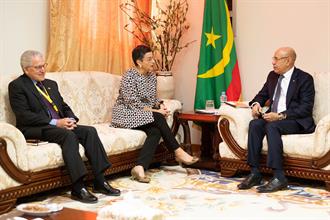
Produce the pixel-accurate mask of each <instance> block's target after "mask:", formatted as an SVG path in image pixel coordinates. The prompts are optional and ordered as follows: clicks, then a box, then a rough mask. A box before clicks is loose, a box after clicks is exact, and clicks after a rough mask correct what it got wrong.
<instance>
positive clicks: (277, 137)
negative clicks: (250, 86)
mask: <svg viewBox="0 0 330 220" xmlns="http://www.w3.org/2000/svg"><path fill="white" fill-rule="evenodd" d="M295 60H296V53H295V51H294V50H293V49H292V48H290V47H282V48H279V49H278V50H276V51H275V54H274V57H273V62H272V64H273V71H271V72H270V73H269V75H268V77H267V81H266V83H265V84H264V86H263V88H262V89H261V90H260V91H259V93H258V94H257V95H256V96H255V97H254V99H253V100H252V101H251V102H250V103H249V104H250V106H251V108H252V116H253V117H254V120H252V121H251V122H250V124H249V134H248V158H247V162H248V164H249V165H250V167H251V174H250V175H249V176H247V177H246V178H245V179H244V180H243V182H242V183H240V184H239V185H238V188H239V189H250V188H251V187H253V186H256V185H260V184H261V182H262V175H261V173H260V171H259V159H260V154H261V149H262V140H263V139H264V137H265V136H266V138H267V143H268V153H267V166H268V167H270V168H272V170H273V173H274V177H273V178H272V179H271V180H270V181H269V182H268V183H266V184H265V185H262V186H259V187H257V190H258V192H260V193H267V192H274V191H277V190H281V189H285V188H287V185H288V181H287V179H286V177H285V175H284V170H283V143H282V139H281V135H285V134H299V133H311V132H313V131H314V129H315V124H314V121H313V117H312V112H313V105H314V97H315V90H314V81H313V77H312V76H311V75H309V74H308V73H306V72H304V71H302V70H300V69H298V68H296V67H295V66H294V63H295ZM266 102H270V104H271V105H270V107H271V108H270V109H269V110H268V111H267V112H266V113H263V109H262V107H261V106H264V105H265V104H266Z"/></svg>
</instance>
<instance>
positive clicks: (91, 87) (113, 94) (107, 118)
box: [0, 71, 121, 125]
mask: <svg viewBox="0 0 330 220" xmlns="http://www.w3.org/2000/svg"><path fill="white" fill-rule="evenodd" d="M18 76H19V75H17V74H16V75H7V76H1V80H0V84H1V87H0V101H1V106H0V121H5V122H8V123H10V124H13V125H15V115H14V114H13V113H12V110H11V108H10V105H9V100H8V84H9V82H10V81H12V80H13V79H15V78H16V77H18ZM46 78H48V79H53V80H55V81H56V82H57V84H58V86H59V89H60V92H61V94H62V96H63V98H64V101H65V102H66V103H67V104H68V105H70V107H71V108H72V110H73V112H74V113H75V114H76V115H77V116H78V117H79V119H80V121H79V123H80V124H88V125H92V124H97V123H110V122H111V115H112V106H113V105H114V103H115V101H116V98H117V96H118V92H119V86H120V80H121V77H120V76H117V75H114V74H110V73H105V72H88V71H77V72H51V73H47V74H46Z"/></svg>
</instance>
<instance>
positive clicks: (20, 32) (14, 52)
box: [0, 0, 48, 74]
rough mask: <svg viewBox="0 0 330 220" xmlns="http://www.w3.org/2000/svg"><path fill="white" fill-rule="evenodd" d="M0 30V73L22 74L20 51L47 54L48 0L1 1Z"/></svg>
mask: <svg viewBox="0 0 330 220" xmlns="http://www.w3.org/2000/svg"><path fill="white" fill-rule="evenodd" d="M0 30H1V34H0V74H9V73H21V69H20V66H19V59H20V55H21V54H22V52H24V51H25V50H28V49H35V50H39V51H40V52H42V53H45V52H46V48H47V40H48V0H0Z"/></svg>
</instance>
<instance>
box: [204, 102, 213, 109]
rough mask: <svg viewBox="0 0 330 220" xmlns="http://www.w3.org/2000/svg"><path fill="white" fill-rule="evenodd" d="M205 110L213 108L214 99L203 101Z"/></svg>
mask: <svg viewBox="0 0 330 220" xmlns="http://www.w3.org/2000/svg"><path fill="white" fill-rule="evenodd" d="M205 110H214V100H206V101H205Z"/></svg>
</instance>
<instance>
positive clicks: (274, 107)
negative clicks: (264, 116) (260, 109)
mask: <svg viewBox="0 0 330 220" xmlns="http://www.w3.org/2000/svg"><path fill="white" fill-rule="evenodd" d="M283 78H284V76H283V75H280V77H279V78H278V81H277V86H276V91H275V96H274V101H273V104H272V109H271V110H272V112H277V107H278V101H279V100H280V96H281V83H282V79H283Z"/></svg>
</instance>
